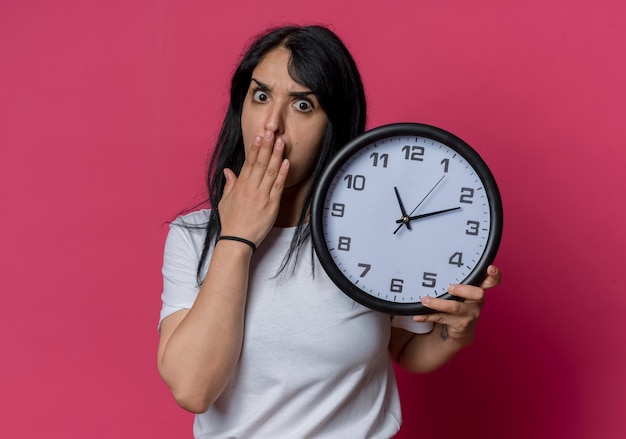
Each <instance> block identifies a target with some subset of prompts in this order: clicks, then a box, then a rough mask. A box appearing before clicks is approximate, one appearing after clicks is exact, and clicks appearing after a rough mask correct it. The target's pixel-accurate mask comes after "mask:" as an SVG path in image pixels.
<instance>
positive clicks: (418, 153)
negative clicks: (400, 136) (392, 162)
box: [402, 145, 425, 162]
mask: <svg viewBox="0 0 626 439" xmlns="http://www.w3.org/2000/svg"><path fill="white" fill-rule="evenodd" d="M402 152H404V159H405V160H413V161H415V162H423V161H424V152H425V149H424V147H423V146H419V145H413V146H411V145H404V146H403V147H402Z"/></svg>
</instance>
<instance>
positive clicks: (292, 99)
mask: <svg viewBox="0 0 626 439" xmlns="http://www.w3.org/2000/svg"><path fill="white" fill-rule="evenodd" d="M289 59H290V52H289V50H287V49H285V48H277V49H274V50H272V51H271V52H268V53H267V55H265V57H264V58H263V59H262V60H261V62H260V63H259V64H258V65H257V66H256V68H255V69H254V71H253V72H252V80H251V81H250V86H249V88H248V94H247V95H246V99H245V101H244V104H243V110H242V115H241V130H242V132H243V142H244V146H245V148H246V154H247V152H248V149H249V148H250V145H251V144H252V140H253V139H254V137H255V136H257V135H258V136H263V134H264V133H265V131H266V130H269V131H272V132H274V134H275V136H276V138H279V137H280V138H282V139H283V141H284V142H285V157H286V158H288V159H289V162H290V167H289V175H288V177H287V182H286V184H285V187H286V189H289V188H290V187H293V186H298V185H302V184H304V183H307V182H308V179H309V177H310V175H311V172H312V170H313V167H314V164H315V161H316V159H317V157H318V152H319V148H320V145H321V143H322V139H323V136H324V132H325V130H326V125H327V124H328V117H327V116H326V113H325V112H324V111H323V110H322V108H321V107H320V105H319V102H318V101H317V97H316V96H315V95H314V94H313V93H312V92H311V90H309V89H308V88H307V87H305V86H303V85H301V84H298V83H297V82H295V81H294V80H293V79H292V78H291V76H289V72H288V70H287V65H288V63H289Z"/></svg>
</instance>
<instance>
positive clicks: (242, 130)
mask: <svg viewBox="0 0 626 439" xmlns="http://www.w3.org/2000/svg"><path fill="white" fill-rule="evenodd" d="M365 118H366V110H365V96H364V92H363V86H362V83H361V79H360V75H359V73H358V70H357V68H356V65H355V63H354V61H353V59H352V57H351V56H350V54H349V52H348V51H347V49H346V48H345V46H344V45H343V43H342V42H341V41H340V40H339V39H338V38H337V36H336V35H335V34H333V33H332V32H331V31H329V30H328V29H325V28H323V27H318V26H309V27H283V28H277V29H272V30H270V31H268V32H266V33H264V34H263V35H261V36H259V37H258V38H257V39H256V41H255V42H254V43H253V44H252V45H251V46H250V48H249V49H248V51H247V52H246V54H245V55H244V57H243V59H242V61H241V63H240V64H239V67H238V68H237V70H236V71H235V73H234V76H233V78H232V85H231V98H230V106H229V108H228V111H227V114H226V117H225V120H224V123H223V126H222V129H221V132H220V135H219V138H218V142H217V145H216V148H215V152H214V155H213V158H212V161H211V166H210V169H209V178H208V191H209V201H210V203H211V206H213V209H211V210H200V211H197V212H194V213H191V214H188V215H185V216H184V217H181V218H179V219H177V220H176V221H175V222H174V223H173V224H172V227H171V228H170V233H169V234H168V238H167V242H166V246H165V256H164V265H163V275H164V291H163V295H162V299H163V308H162V311H161V321H160V332H161V338H160V343H159V352H158V366H159V371H160V373H161V376H162V377H163V379H164V380H165V382H166V383H167V385H168V386H169V387H170V389H171V390H172V393H173V395H174V397H175V399H176V401H177V402H178V404H180V405H181V406H182V407H183V408H185V409H187V410H189V411H192V412H194V413H197V416H196V418H195V422H194V435H195V437H197V438H204V437H206V438H209V437H210V438H218V437H228V438H232V437H237V438H251V437H262V438H265V437H268V438H269V437H271V438H279V437H286V438H304V437H315V438H331V437H350V438H389V437H392V436H393V435H394V434H395V433H396V432H397V431H398V429H399V426H400V423H401V414H400V407H399V399H398V392H397V387H396V382H395V378H394V371H393V366H392V361H396V362H397V363H398V364H399V365H400V366H402V367H404V368H406V369H408V370H411V371H414V372H427V371H430V370H433V369H436V368H437V367H439V366H440V365H442V364H443V363H445V362H446V361H448V360H449V359H450V358H451V357H452V356H453V355H454V354H455V353H456V352H457V351H458V350H460V349H461V348H462V347H463V346H465V345H467V344H468V343H469V342H470V341H471V340H472V338H473V337H474V328H475V324H476V321H477V319H478V316H479V314H480V309H481V305H482V301H483V296H484V290H485V289H486V288H490V287H493V286H496V285H497V284H499V282H500V274H499V273H498V271H497V269H496V268H495V267H489V270H488V273H487V274H486V278H485V281H484V282H483V284H482V285H481V287H474V286H468V285H455V286H451V287H450V292H451V293H452V294H454V295H457V296H459V297H462V298H463V299H465V300H464V301H463V302H457V301H446V300H439V299H435V298H433V299H430V300H428V301H425V302H424V304H425V305H427V306H429V307H431V308H433V309H434V310H436V311H437V312H436V313H434V314H431V315H428V316H419V317H415V321H416V322H417V323H415V326H414V327H413V328H412V332H409V331H407V330H405V329H402V328H397V327H395V325H394V324H392V319H391V317H390V316H388V315H386V314H382V313H378V312H375V311H372V310H370V309H367V308H365V307H363V306H361V305H359V304H358V303H355V302H354V301H352V300H351V299H349V298H348V297H347V296H345V295H344V294H343V293H341V292H340V291H339V290H338V289H337V287H336V286H335V285H334V284H333V283H332V282H331V281H330V280H329V278H328V277H327V276H326V274H325V272H324V270H323V269H322V268H321V266H320V265H319V262H318V261H317V259H316V257H315V255H314V252H313V250H312V248H311V242H310V239H309V229H308V213H309V205H310V200H311V192H312V188H313V187H314V186H315V184H316V182H317V180H318V179H319V176H320V173H321V171H322V170H323V169H324V167H325V166H326V165H327V164H328V162H329V160H330V159H331V158H332V156H333V155H334V154H335V152H336V151H337V150H338V149H339V148H341V147H342V146H343V145H344V144H345V143H347V142H348V140H350V139H352V138H353V137H355V136H356V135H358V134H360V133H362V132H363V131H364V128H365ZM215 207H217V208H215ZM255 250H256V251H255ZM433 325H434V326H436V328H434V329H433Z"/></svg>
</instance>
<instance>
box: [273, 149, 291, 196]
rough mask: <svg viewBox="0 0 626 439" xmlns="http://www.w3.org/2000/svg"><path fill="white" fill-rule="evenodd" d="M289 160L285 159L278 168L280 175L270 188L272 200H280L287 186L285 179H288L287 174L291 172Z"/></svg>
mask: <svg viewBox="0 0 626 439" xmlns="http://www.w3.org/2000/svg"><path fill="white" fill-rule="evenodd" d="M289 165H290V163H289V160H287V159H284V160H283V161H282V163H281V165H280V169H279V170H278V176H277V177H276V179H275V180H274V184H273V185H272V188H271V190H270V199H271V200H280V199H281V197H282V194H283V189H284V188H285V180H287V174H289Z"/></svg>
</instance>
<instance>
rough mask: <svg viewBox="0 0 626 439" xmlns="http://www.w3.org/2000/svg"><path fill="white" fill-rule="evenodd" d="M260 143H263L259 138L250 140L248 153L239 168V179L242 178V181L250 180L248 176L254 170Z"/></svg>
mask: <svg viewBox="0 0 626 439" xmlns="http://www.w3.org/2000/svg"><path fill="white" fill-rule="evenodd" d="M261 143H263V138H262V137H261V136H255V137H254V139H253V140H252V144H251V145H250V148H248V152H247V154H246V159H245V161H244V162H243V165H242V167H241V172H239V177H240V178H243V179H244V180H247V179H248V178H250V174H251V173H252V170H253V169H254V164H255V163H256V161H257V157H258V156H259V150H260V149H261Z"/></svg>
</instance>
